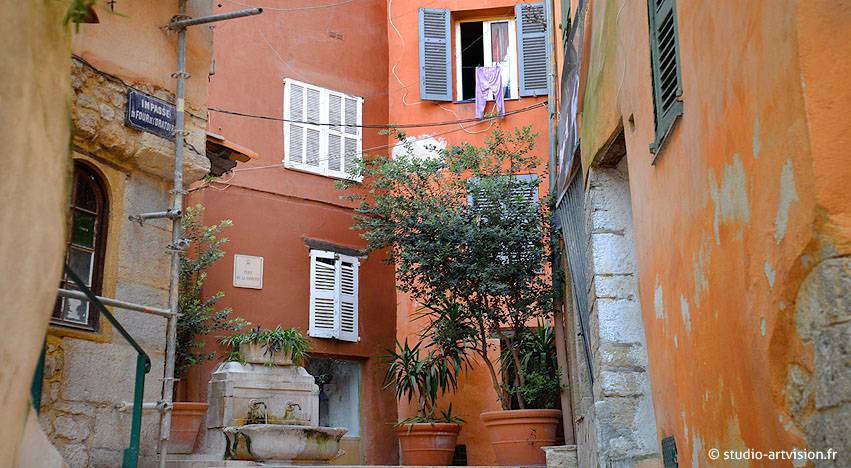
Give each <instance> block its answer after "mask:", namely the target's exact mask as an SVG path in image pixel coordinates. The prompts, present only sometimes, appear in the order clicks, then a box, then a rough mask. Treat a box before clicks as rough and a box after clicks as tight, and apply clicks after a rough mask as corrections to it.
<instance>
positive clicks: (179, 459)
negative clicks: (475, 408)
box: [166, 455, 542, 468]
mask: <svg viewBox="0 0 851 468" xmlns="http://www.w3.org/2000/svg"><path fill="white" fill-rule="evenodd" d="M166 466H167V467H168V468H253V467H265V468H282V467H287V468H292V467H298V468H399V465H287V464H281V463H264V462H253V461H243V460H215V459H212V458H211V457H204V456H198V455H184V456H180V455H176V456H174V458H172V457H169V460H168V463H167V464H166ZM420 468H454V467H449V466H431V467H420ZM469 468H542V465H530V466H528V467H526V466H522V467H521V466H515V467H505V466H499V467H496V466H493V467H492V466H487V465H483V466H470V467H469Z"/></svg>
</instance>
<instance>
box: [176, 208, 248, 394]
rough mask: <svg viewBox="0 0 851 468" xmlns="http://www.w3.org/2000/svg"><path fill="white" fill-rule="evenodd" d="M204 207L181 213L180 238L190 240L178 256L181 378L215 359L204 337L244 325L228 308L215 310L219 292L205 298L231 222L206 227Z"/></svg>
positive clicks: (244, 322)
mask: <svg viewBox="0 0 851 468" xmlns="http://www.w3.org/2000/svg"><path fill="white" fill-rule="evenodd" d="M203 214H204V207H203V206H202V205H200V204H199V205H195V206H194V207H189V208H187V209H186V211H185V212H184V214H183V219H182V220H181V225H182V226H183V236H184V237H185V238H186V239H189V240H190V241H191V243H190V245H189V248H188V249H187V250H186V251H184V253H183V254H182V255H181V256H180V296H179V303H178V307H179V309H180V316H179V317H178V319H177V346H176V348H175V351H176V353H175V358H176V361H175V362H176V363H175V373H176V375H177V376H179V377H182V376H185V375H186V372H187V371H188V370H189V368H191V367H192V366H194V365H197V364H200V363H202V362H204V361H208V360H211V359H213V358H215V352H210V353H205V352H204V340H203V337H204V336H207V335H210V334H215V333H218V332H233V331H236V330H240V329H242V328H244V327H245V326H246V325H247V322H246V321H245V320H244V319H242V318H241V317H234V316H231V313H232V312H233V311H232V310H231V308H230V307H225V308H218V307H217V304H218V302H219V301H220V300H221V299H222V297H224V295H225V293H224V292H222V291H218V292H217V293H215V294H213V295H212V296H209V297H204V294H203V289H204V283H205V281H206V280H207V272H206V270H207V268H209V267H210V265H212V264H213V263H215V262H217V261H218V260H219V259H221V258H222V257H223V256H224V254H225V253H224V251H223V250H222V248H221V247H222V245H224V244H226V243H227V242H228V238H227V237H221V233H222V231H224V230H225V229H226V228H228V227H230V226H231V225H232V224H233V223H232V222H231V220H229V219H225V220H222V221H221V222H219V223H218V224H214V225H211V226H205V225H203V224H202V223H201V219H202V218H203Z"/></svg>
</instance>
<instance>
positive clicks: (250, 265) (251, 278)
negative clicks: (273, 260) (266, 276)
mask: <svg viewBox="0 0 851 468" xmlns="http://www.w3.org/2000/svg"><path fill="white" fill-rule="evenodd" d="M233 286H234V287H235V288H251V289H263V257H252V256H251V255H234V256H233Z"/></svg>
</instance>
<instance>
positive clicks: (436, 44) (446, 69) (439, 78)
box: [420, 8, 452, 101]
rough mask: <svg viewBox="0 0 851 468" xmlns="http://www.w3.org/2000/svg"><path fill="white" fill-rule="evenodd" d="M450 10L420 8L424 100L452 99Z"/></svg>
mask: <svg viewBox="0 0 851 468" xmlns="http://www.w3.org/2000/svg"><path fill="white" fill-rule="evenodd" d="M449 16H450V15H449V10H443V9H435V8H420V99H422V100H431V101H451V100H452V59H451V53H452V48H451V47H450V44H449V41H450V38H451V37H452V34H451V33H450V30H449Z"/></svg>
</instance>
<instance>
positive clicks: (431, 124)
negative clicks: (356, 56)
mask: <svg viewBox="0 0 851 468" xmlns="http://www.w3.org/2000/svg"><path fill="white" fill-rule="evenodd" d="M546 105H547V103H546V102H539V103H537V104H532V105H531V106H527V107H522V108H520V109H515V110H513V111H509V112H505V113H502V114H497V115H492V116H488V117H485V118H482V119H478V118H475V117H471V118H468V119H458V120H445V121H442V122H423V123H406V124H394V123H386V124H385V123H382V124H360V125H353V124H344V123H342V122H340V123H329V122H309V121H303V120H293V119H285V118H281V117H272V116H268V115H257V114H248V113H245V112H237V111H231V110H225V109H218V108H215V107H210V108H208V109H207V110H209V111H210V112H218V113H220V114H228V115H236V116H240V117H249V118H253V119H261V120H272V121H275V122H287V123H293V124H299V125H315V126H320V127H323V126H324V127H358V128H377V129H385V128H425V127H442V126H446V125H457V124H461V123H471V122H483V121H488V120H494V119H500V118H502V117H506V116H509V115H514V114H520V113H522V112H527V111H530V110H533V109H537V108H539V107H544V106H546Z"/></svg>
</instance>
